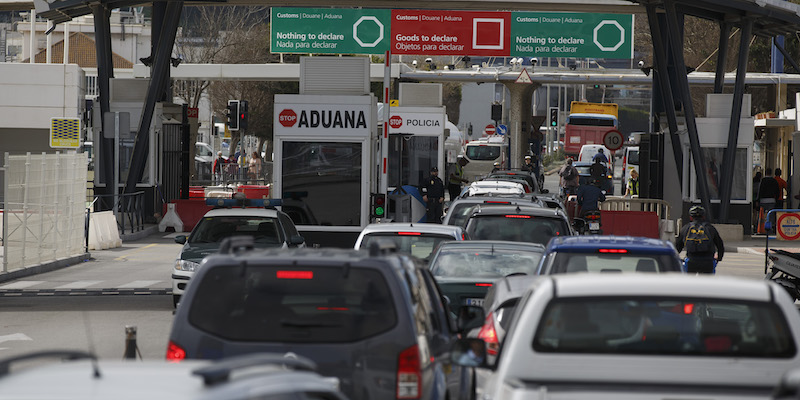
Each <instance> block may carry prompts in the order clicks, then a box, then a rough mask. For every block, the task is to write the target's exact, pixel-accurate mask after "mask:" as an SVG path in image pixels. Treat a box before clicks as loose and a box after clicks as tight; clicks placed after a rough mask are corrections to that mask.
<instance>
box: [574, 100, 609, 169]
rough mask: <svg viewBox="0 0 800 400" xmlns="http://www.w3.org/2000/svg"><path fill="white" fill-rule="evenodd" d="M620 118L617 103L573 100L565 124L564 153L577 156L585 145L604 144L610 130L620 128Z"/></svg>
mask: <svg viewBox="0 0 800 400" xmlns="http://www.w3.org/2000/svg"><path fill="white" fill-rule="evenodd" d="M618 118H619V106H618V105H617V104H615V103H589V102H585V101H573V102H572V103H571V104H570V110H569V115H568V116H567V121H566V124H565V134H564V153H566V155H568V156H571V157H573V158H575V157H577V156H578V153H579V152H580V150H581V147H582V146H583V145H585V144H602V143H603V136H604V135H605V134H606V133H607V132H608V131H610V130H614V129H619V119H618ZM612 154H613V152H612Z"/></svg>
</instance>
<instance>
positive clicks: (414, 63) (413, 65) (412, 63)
mask: <svg viewBox="0 0 800 400" xmlns="http://www.w3.org/2000/svg"><path fill="white" fill-rule="evenodd" d="M411 66H412V67H414V68H417V60H414V61H412V62H411Z"/></svg>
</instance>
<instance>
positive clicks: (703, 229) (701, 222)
mask: <svg viewBox="0 0 800 400" xmlns="http://www.w3.org/2000/svg"><path fill="white" fill-rule="evenodd" d="M689 220H690V221H691V223H690V224H688V225H686V226H684V227H683V229H681V233H680V235H678V240H677V243H675V248H676V249H677V250H678V252H680V251H681V250H683V249H684V247H685V248H686V258H687V260H686V272H688V273H700V274H713V273H714V266H715V265H716V263H717V262H719V261H722V256H723V255H724V254H725V244H724V243H723V242H722V238H721V237H719V232H717V230H716V228H714V225H711V224H710V223H708V222H706V209H705V208H703V207H700V206H693V207H692V208H690V209H689ZM715 248H716V253H717V258H716V260H715V259H714V253H715V251H714V250H715Z"/></svg>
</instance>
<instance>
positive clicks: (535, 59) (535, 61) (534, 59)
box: [531, 57, 539, 65]
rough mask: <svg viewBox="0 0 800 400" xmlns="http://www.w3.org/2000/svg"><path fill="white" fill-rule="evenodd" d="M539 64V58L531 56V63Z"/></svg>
mask: <svg viewBox="0 0 800 400" xmlns="http://www.w3.org/2000/svg"><path fill="white" fill-rule="evenodd" d="M536 64H539V59H538V58H536V57H531V65H536Z"/></svg>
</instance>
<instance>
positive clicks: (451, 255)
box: [431, 248, 542, 278]
mask: <svg viewBox="0 0 800 400" xmlns="http://www.w3.org/2000/svg"><path fill="white" fill-rule="evenodd" d="M541 259H542V252H526V251H522V250H521V249H513V250H512V249H490V248H487V249H465V248H461V249H448V250H444V249H443V250H442V251H440V252H439V254H438V255H437V256H436V260H434V262H433V265H432V266H431V272H432V273H433V275H435V276H437V277H448V278H449V277H476V278H501V277H504V276H506V275H510V274H514V273H524V274H528V275H535V274H536V268H537V267H538V266H539V261H541Z"/></svg>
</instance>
